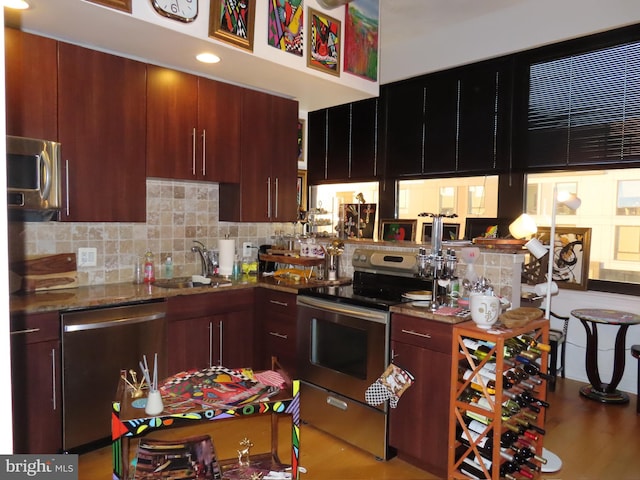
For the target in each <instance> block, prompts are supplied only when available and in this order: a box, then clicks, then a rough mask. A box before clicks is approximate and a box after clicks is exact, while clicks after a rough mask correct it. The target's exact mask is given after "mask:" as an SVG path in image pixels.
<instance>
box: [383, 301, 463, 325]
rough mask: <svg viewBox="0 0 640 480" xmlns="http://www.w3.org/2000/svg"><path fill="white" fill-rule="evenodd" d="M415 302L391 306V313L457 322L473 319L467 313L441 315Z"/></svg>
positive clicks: (444, 321)
mask: <svg viewBox="0 0 640 480" xmlns="http://www.w3.org/2000/svg"><path fill="white" fill-rule="evenodd" d="M413 303H414V302H407V303H401V304H399V305H394V306H392V307H391V309H390V311H391V313H402V314H403V315H409V316H412V317H419V318H425V319H427V320H436V321H438V322H443V323H450V324H457V323H462V322H466V321H468V320H471V314H467V315H465V316H463V317H461V316H456V315H441V314H438V313H437V311H436V312H432V311H431V310H430V309H429V308H426V307H416V306H414V305H413Z"/></svg>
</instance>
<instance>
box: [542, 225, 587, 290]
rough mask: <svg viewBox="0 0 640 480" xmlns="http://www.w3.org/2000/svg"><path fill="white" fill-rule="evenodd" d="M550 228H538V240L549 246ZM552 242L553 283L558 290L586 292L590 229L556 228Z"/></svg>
mask: <svg viewBox="0 0 640 480" xmlns="http://www.w3.org/2000/svg"><path fill="white" fill-rule="evenodd" d="M550 235H551V228H549V227H538V235H537V237H538V239H539V240H540V241H541V242H542V243H544V244H545V245H549V236H550ZM555 237H556V238H555V239H554V242H553V274H552V277H553V281H554V282H556V283H557V284H558V287H560V288H568V289H573V290H586V289H587V281H588V279H589V252H590V250H591V228H583V227H556V232H555Z"/></svg>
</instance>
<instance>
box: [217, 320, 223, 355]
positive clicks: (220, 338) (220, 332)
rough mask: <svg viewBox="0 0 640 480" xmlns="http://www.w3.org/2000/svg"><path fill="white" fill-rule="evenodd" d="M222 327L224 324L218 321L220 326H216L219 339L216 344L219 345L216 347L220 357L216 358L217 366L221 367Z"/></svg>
mask: <svg viewBox="0 0 640 480" xmlns="http://www.w3.org/2000/svg"><path fill="white" fill-rule="evenodd" d="M223 325H224V322H223V321H220V324H219V325H218V333H219V334H220V335H219V338H218V344H219V345H218V346H219V348H220V355H219V356H218V365H222V358H223V356H222V338H223V336H224V335H223Z"/></svg>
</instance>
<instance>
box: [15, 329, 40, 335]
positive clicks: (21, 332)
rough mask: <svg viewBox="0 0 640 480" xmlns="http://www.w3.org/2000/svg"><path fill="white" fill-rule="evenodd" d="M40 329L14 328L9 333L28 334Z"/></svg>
mask: <svg viewBox="0 0 640 480" xmlns="http://www.w3.org/2000/svg"><path fill="white" fill-rule="evenodd" d="M39 331H40V329H39V328H27V329H25V330H15V331H13V332H11V335H21V334H25V335H26V334H28V333H36V332H39Z"/></svg>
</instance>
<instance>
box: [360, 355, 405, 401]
mask: <svg viewBox="0 0 640 480" xmlns="http://www.w3.org/2000/svg"><path fill="white" fill-rule="evenodd" d="M413 382H414V378H413V375H411V374H410V373H409V372H407V371H406V370H404V369H403V368H400V367H398V366H397V365H394V364H393V363H391V364H389V366H388V367H387V369H386V370H385V371H384V373H383V374H382V375H381V376H380V378H378V380H376V381H375V382H374V383H373V384H372V385H371V386H370V387H369V388H367V390H366V392H365V393H364V398H365V400H366V402H367V403H368V404H369V405H372V406H376V405H380V404H381V403H383V402H385V401H386V400H389V405H391V408H396V407H397V406H398V400H399V399H400V396H401V395H402V394H403V393H404V392H405V390H406V389H407V388H409V387H410V386H411V384H412V383H413Z"/></svg>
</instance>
